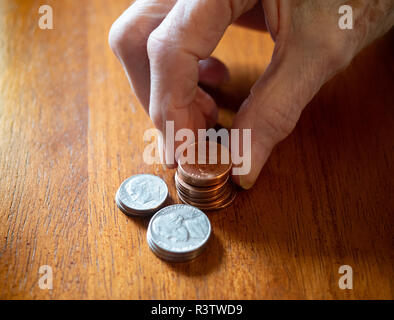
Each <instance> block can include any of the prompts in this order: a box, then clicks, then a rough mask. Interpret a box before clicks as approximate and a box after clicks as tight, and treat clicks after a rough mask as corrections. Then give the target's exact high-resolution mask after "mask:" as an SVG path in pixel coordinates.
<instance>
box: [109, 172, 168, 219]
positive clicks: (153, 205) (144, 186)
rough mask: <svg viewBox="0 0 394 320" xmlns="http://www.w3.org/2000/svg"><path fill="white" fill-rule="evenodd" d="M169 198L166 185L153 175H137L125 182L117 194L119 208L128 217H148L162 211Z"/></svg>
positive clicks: (116, 199)
mask: <svg viewBox="0 0 394 320" xmlns="http://www.w3.org/2000/svg"><path fill="white" fill-rule="evenodd" d="M167 197H168V188H167V185H166V183H165V182H164V181H163V180H162V179H161V178H159V177H157V176H154V175H151V174H137V175H134V176H131V177H130V178H128V179H126V180H125V181H123V183H122V184H121V185H120V187H119V189H118V191H117V192H116V196H115V201H116V204H117V206H118V208H119V209H120V210H121V211H122V212H123V213H124V214H126V215H131V216H147V215H151V214H153V213H154V212H156V211H157V210H158V209H160V208H161V207H162V206H163V205H164V203H165V201H166V200H167Z"/></svg>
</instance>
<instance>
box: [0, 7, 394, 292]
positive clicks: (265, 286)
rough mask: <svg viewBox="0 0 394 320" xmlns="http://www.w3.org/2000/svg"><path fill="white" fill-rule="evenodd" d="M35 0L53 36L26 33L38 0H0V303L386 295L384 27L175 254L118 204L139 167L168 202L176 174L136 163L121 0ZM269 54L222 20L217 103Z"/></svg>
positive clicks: (387, 74)
mask: <svg viewBox="0 0 394 320" xmlns="http://www.w3.org/2000/svg"><path fill="white" fill-rule="evenodd" d="M46 3H48V4H50V5H51V6H52V7H53V10H54V28H55V29H54V30H41V29H40V28H38V19H39V17H40V15H39V14H38V8H39V5H41V4H42V1H26V0H12V1H9V0H2V1H0V13H1V18H0V24H1V25H0V57H1V58H0V182H1V183H0V199H1V201H0V298H3V299H93V298H98V299H141V298H143V299H311V298H317V299H355V298H357V299H370V298H374V299H375V298H378V299H381V298H382V299H390V298H391V299H392V298H393V287H394V286H393V208H394V206H393V191H394V190H393V174H394V171H393V163H394V151H393V150H394V148H393V146H394V142H393V141H394V109H393V106H394V93H393V85H394V79H393V75H394V67H393V56H394V46H393V44H394V41H393V39H394V35H393V33H390V34H387V35H386V36H385V37H384V38H383V39H381V40H380V41H378V42H375V43H374V44H373V45H372V46H371V47H369V48H368V49H367V50H364V52H362V53H361V54H360V55H359V56H358V57H357V58H356V59H355V60H354V62H353V64H352V65H351V66H350V67H349V68H348V69H347V70H346V71H344V72H343V73H341V74H340V75H338V76H337V77H335V78H334V79H333V80H332V81H331V82H330V83H328V84H327V85H326V86H325V87H324V88H323V89H322V90H321V92H320V93H319V94H318V96H317V97H316V98H315V99H314V100H313V101H312V103H311V104H310V105H309V106H308V107H307V108H306V110H305V111H304V113H303V115H302V117H301V120H300V122H299V124H298V126H297V128H296V130H295V132H294V133H293V134H292V135H291V136H290V137H289V138H288V139H286V140H285V141H284V142H283V143H281V144H280V145H279V146H278V147H277V148H276V149H275V150H274V152H273V154H272V156H271V158H270V160H269V162H268V163H267V165H266V166H265V168H264V171H263V173H262V174H261V176H260V178H259V180H258V182H257V185H256V186H255V187H254V188H253V189H252V190H250V191H245V192H241V193H240V194H239V195H238V198H237V199H236V201H235V203H234V205H233V206H231V207H230V208H228V209H225V210H221V211H218V212H211V213H209V218H210V220H211V223H212V227H213V230H214V236H213V238H212V239H211V241H210V243H209V245H208V248H207V249H206V251H205V252H204V254H203V255H202V256H201V257H200V258H198V259H197V260H195V261H193V262H191V263H181V264H171V263H166V262H163V261H161V260H159V259H158V258H156V257H155V256H154V255H153V254H152V252H151V251H150V250H149V248H148V245H147V243H146V240H145V239H146V238H145V237H146V228H147V224H148V220H144V219H136V218H128V217H126V216H125V215H123V214H122V213H121V212H120V211H119V210H118V209H117V207H116V205H115V202H114V195H115V192H116V190H117V188H118V187H119V184H120V183H121V182H122V181H123V180H124V179H125V178H127V177H128V176H130V175H132V174H136V173H142V172H144V173H152V174H156V175H159V176H161V177H163V178H164V179H165V181H166V182H167V184H168V186H169V189H170V194H171V199H172V200H171V201H172V202H173V203H178V202H179V200H178V199H177V197H176V193H175V189H174V182H173V175H174V171H173V170H169V169H167V170H164V169H163V168H162V167H161V166H148V165H146V164H144V162H143V161H142V151H143V149H144V147H145V143H144V142H143V140H142V135H143V133H144V131H145V130H146V129H148V128H151V127H152V123H151V122H150V120H149V118H148V116H147V115H146V114H145V113H144V111H143V110H142V108H141V107H140V105H139V104H138V102H137V100H136V98H135V97H134V96H133V95H132V93H131V90H130V88H129V84H128V82H127V79H126V76H125V75H124V73H123V71H122V69H121V67H120V64H119V62H118V61H117V60H116V58H115V57H114V55H113V54H112V52H111V51H110V49H109V47H108V44H107V34H108V30H109V28H110V26H111V24H112V22H113V21H114V20H115V18H116V17H117V16H118V15H119V14H120V13H121V12H122V11H123V10H124V9H125V8H126V7H127V6H128V4H129V0H124V1H123V0H122V1H105V0H94V1H93V0H92V1H74V0H63V1H49V0H48V1H46ZM272 49H273V44H272V42H271V40H270V38H269V36H268V35H266V34H262V33H258V32H255V31H248V30H244V29H241V28H239V27H231V28H230V29H229V30H228V32H227V33H226V35H225V37H224V39H223V41H222V42H221V43H220V45H219V47H218V48H217V50H216V52H215V56H217V57H219V58H221V59H222V60H223V61H224V62H226V63H227V64H228V65H229V67H230V69H231V73H232V80H231V82H230V83H229V84H227V85H226V86H224V87H222V88H221V89H220V91H218V96H224V95H225V94H226V93H227V94H228V96H229V98H227V100H226V99H224V101H225V102H224V103H227V104H228V106H230V107H231V106H236V105H239V103H240V102H241V101H242V99H243V98H245V96H246V95H247V92H248V90H249V88H250V86H251V84H252V83H253V81H254V80H256V78H257V77H258V75H259V74H260V73H261V72H263V70H264V68H265V67H266V66H267V64H268V63H269V59H270V55H271V53H272ZM228 96H227V97H228ZM42 265H49V266H51V267H52V270H53V289H52V290H42V289H40V288H39V285H38V281H39V278H40V277H41V276H42V275H41V274H39V273H38V272H39V268H40V266H42ZM341 265H350V266H351V267H352V268H353V289H352V290H341V289H340V288H339V286H338V280H339V278H340V277H341V275H340V274H339V273H338V268H339V267H340V266H341Z"/></svg>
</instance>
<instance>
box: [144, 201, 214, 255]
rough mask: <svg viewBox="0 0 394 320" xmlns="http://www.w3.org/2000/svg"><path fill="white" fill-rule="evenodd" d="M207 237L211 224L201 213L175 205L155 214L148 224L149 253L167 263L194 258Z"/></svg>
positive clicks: (203, 245)
mask: <svg viewBox="0 0 394 320" xmlns="http://www.w3.org/2000/svg"><path fill="white" fill-rule="evenodd" d="M210 235H211V223H210V222H209V219H208V217H207V216H206V215H205V214H204V212H202V211H201V210H199V209H197V208H195V207H193V206H190V205H185V204H175V205H171V206H168V207H165V208H163V209H161V210H160V211H158V212H157V213H156V214H155V215H154V216H153V217H152V219H151V221H150V222H149V226H148V232H147V241H148V245H149V247H150V248H151V250H152V251H153V252H154V253H155V254H156V255H157V256H159V257H160V258H162V259H165V260H169V261H186V260H190V259H193V258H195V257H196V256H198V255H199V254H200V253H201V252H202V251H203V249H204V248H205V246H206V244H207V242H208V240H209V238H210Z"/></svg>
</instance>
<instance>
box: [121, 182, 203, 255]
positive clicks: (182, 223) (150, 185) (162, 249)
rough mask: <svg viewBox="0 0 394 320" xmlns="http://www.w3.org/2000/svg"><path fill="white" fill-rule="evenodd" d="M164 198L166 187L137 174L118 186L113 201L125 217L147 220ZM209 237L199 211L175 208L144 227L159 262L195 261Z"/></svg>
mask: <svg viewBox="0 0 394 320" xmlns="http://www.w3.org/2000/svg"><path fill="white" fill-rule="evenodd" d="M167 197H168V188H167V185H166V183H165V182H164V181H163V180H162V179H161V178H159V177H157V176H154V175H150V174H137V175H135V176H132V177H130V178H128V179H126V180H125V181H123V183H122V184H121V186H120V187H119V189H118V191H117V192H116V196H115V201H116V204H117V206H118V207H119V209H120V210H121V211H122V212H123V213H125V214H126V215H132V216H140V217H143V216H150V215H151V214H152V213H154V212H156V211H157V210H159V209H160V208H162V207H163V205H164V203H165V202H166V199H167ZM210 236H211V223H210V222H209V219H208V217H207V216H206V215H205V214H204V212H202V211H201V210H200V209H197V208H196V207H193V206H191V205H187V204H175V205H171V206H167V207H164V208H162V209H160V210H159V211H157V212H156V214H155V215H154V216H153V217H152V218H151V220H150V222H149V226H148V232H147V241H148V245H149V248H150V249H151V250H152V251H153V252H154V253H155V254H156V255H157V256H158V257H159V258H161V259H164V260H167V261H172V262H182V261H188V260H192V259H194V258H196V257H197V256H198V255H199V254H201V252H202V251H203V250H204V248H205V246H206V244H207V242H208V240H209V238H210Z"/></svg>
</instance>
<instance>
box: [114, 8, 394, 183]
mask: <svg viewBox="0 0 394 320" xmlns="http://www.w3.org/2000/svg"><path fill="white" fill-rule="evenodd" d="M343 4H348V5H351V6H352V8H353V18H354V28H353V30H340V29H339V27H338V19H339V17H340V15H339V14H338V9H339V7H340V6H341V5H343ZM232 23H238V24H240V25H244V26H246V27H251V28H257V29H263V30H268V31H269V32H270V34H271V36H272V38H273V40H274V41H275V50H274V53H273V56H272V61H271V63H270V65H269V67H268V68H267V70H266V71H265V73H264V74H263V75H262V76H261V77H260V78H259V79H258V80H257V82H256V83H255V84H254V86H253V88H252V89H251V92H250V95H249V97H248V98H247V99H246V100H245V101H244V103H243V104H242V106H241V108H240V110H239V112H238V114H237V115H236V118H235V121H234V125H233V126H234V128H240V129H242V128H250V129H252V168H251V171H250V173H249V174H248V175H245V176H235V177H233V178H234V180H235V182H236V183H238V184H239V185H241V186H242V187H243V188H245V189H248V188H250V187H252V185H253V184H254V182H255V181H256V179H257V177H258V175H259V173H260V171H261V169H262V167H263V165H264V163H265V162H266V161H267V158H268V156H269V155H270V153H271V150H272V149H273V147H274V146H275V145H276V144H277V143H278V142H280V141H281V140H283V139H284V138H285V137H286V136H288V135H289V134H290V133H291V131H292V130H293V129H294V127H295V125H296V123H297V121H298V119H299V117H300V114H301V112H302V110H303V108H304V107H305V106H306V105H307V104H308V102H309V101H310V100H311V99H312V98H313V96H314V95H315V94H316V93H317V92H318V90H319V89H320V87H321V86H322V85H323V84H324V83H325V82H327V81H328V80H329V79H330V78H331V77H332V76H333V75H335V74H336V73H337V72H338V71H340V70H342V69H343V68H345V67H346V66H347V65H348V64H349V63H350V61H351V60H352V59H353V57H354V56H355V55H356V54H357V53H358V52H359V51H360V50H361V49H362V48H364V47H365V46H367V45H368V44H369V43H371V42H372V41H373V40H374V39H376V38H378V37H380V36H381V35H383V34H384V33H385V32H387V31H388V30H389V29H390V28H391V27H392V25H393V23H394V1H393V0H350V1H346V2H345V3H344V1H342V0H262V1H257V0H215V1H212V0H199V1H189V0H178V1H175V0H137V1H136V2H135V3H134V4H132V5H131V6H130V7H129V8H128V9H127V10H126V11H125V12H124V13H123V14H122V15H121V16H120V17H119V18H118V20H117V21H115V23H114V24H113V26H112V28H111V31H110V35H109V43H110V46H111V48H112V49H113V51H114V52H115V54H116V55H117V57H118V58H119V60H120V61H121V63H122V65H123V67H124V69H125V71H126V74H127V76H128V78H129V80H130V83H131V85H132V87H133V89H134V91H135V94H136V95H137V97H138V99H139V100H140V102H141V104H142V105H143V106H144V108H145V109H146V111H147V112H149V115H150V117H151V119H152V121H153V123H154V125H155V126H156V127H157V128H158V129H160V130H163V131H164V130H165V121H166V120H174V122H175V130H177V129H180V128H190V129H192V130H197V129H198V128H206V127H209V126H212V125H213V124H215V122H216V119H217V106H216V103H215V101H214V100H213V99H212V97H211V96H210V95H208V94H207V93H206V92H205V91H203V90H202V89H201V88H200V87H199V86H198V83H199V82H201V83H204V84H208V85H210V86H217V85H219V84H221V83H222V82H223V81H225V80H226V79H227V78H228V76H229V75H228V71H227V69H226V67H225V66H224V65H223V64H222V63H221V62H220V61H218V60H216V59H214V58H211V57H210V55H211V53H212V52H213V50H214V48H215V47H216V45H217V44H218V42H219V41H220V39H221V38H222V36H223V33H224V32H225V30H226V28H227V27H228V26H229V25H230V24H232ZM241 141H242V139H241ZM241 150H242V147H241ZM167 151H168V150H167ZM169 154H170V153H169V152H167V160H169V159H168V157H169Z"/></svg>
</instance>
